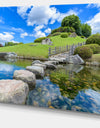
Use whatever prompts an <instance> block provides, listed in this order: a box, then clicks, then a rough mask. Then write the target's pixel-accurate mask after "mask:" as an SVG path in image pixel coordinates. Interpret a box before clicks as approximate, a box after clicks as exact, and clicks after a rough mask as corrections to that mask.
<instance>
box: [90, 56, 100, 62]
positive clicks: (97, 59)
mask: <svg viewBox="0 0 100 128" xmlns="http://www.w3.org/2000/svg"><path fill="white" fill-rule="evenodd" d="M91 61H97V62H100V54H93V56H92V58H91Z"/></svg>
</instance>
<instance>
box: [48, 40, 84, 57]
mask: <svg viewBox="0 0 100 128" xmlns="http://www.w3.org/2000/svg"><path fill="white" fill-rule="evenodd" d="M82 45H85V42H83V43H78V44H73V45H66V46H60V47H49V51H48V54H49V56H52V55H56V54H60V53H64V52H69V55H73V54H74V50H75V48H77V47H79V46H82Z"/></svg>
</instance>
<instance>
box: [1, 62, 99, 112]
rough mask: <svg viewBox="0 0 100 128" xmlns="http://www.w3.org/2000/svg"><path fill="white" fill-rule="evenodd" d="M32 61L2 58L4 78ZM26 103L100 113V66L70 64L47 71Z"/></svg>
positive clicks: (11, 76)
mask: <svg viewBox="0 0 100 128" xmlns="http://www.w3.org/2000/svg"><path fill="white" fill-rule="evenodd" d="M30 64H31V61H23V60H18V61H17V62H13V63H12V62H10V63H8V62H0V79H12V78H13V73H14V71H15V70H20V69H24V67H25V66H27V65H30ZM51 76H52V78H51ZM73 76H74V77H73ZM74 78H75V79H74ZM66 80H67V81H66ZM68 82H69V83H68ZM26 104H27V105H32V106H39V107H49V108H54V109H63V110H74V111H83V112H91V113H97V114H100V68H95V69H94V68H92V67H87V68H86V67H84V66H81V65H78V66H77V65H66V66H64V67H63V68H61V69H58V70H55V71H54V72H53V71H47V74H46V76H45V78H44V79H43V80H37V82H36V87H35V89H32V90H31V91H30V92H29V95H28V99H27V101H26Z"/></svg>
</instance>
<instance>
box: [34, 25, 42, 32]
mask: <svg viewBox="0 0 100 128" xmlns="http://www.w3.org/2000/svg"><path fill="white" fill-rule="evenodd" d="M42 28H44V25H39V26H36V27H35V29H34V31H39V30H41V29H42Z"/></svg>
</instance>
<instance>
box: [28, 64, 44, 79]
mask: <svg viewBox="0 0 100 128" xmlns="http://www.w3.org/2000/svg"><path fill="white" fill-rule="evenodd" d="M26 70H29V71H31V72H33V73H34V74H35V75H36V78H43V77H44V69H43V67H39V66H27V67H26Z"/></svg>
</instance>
